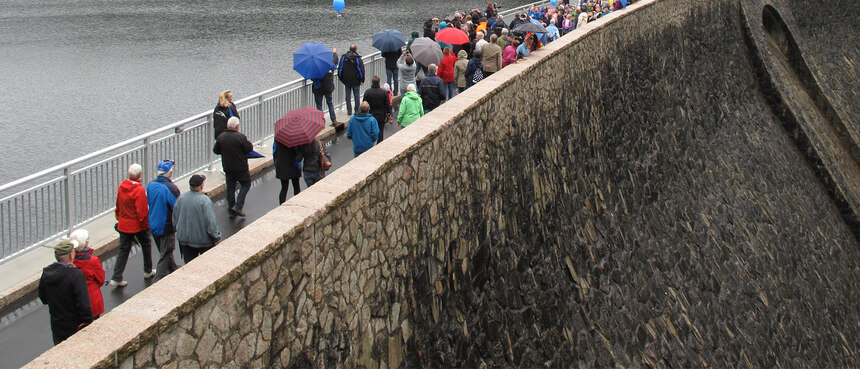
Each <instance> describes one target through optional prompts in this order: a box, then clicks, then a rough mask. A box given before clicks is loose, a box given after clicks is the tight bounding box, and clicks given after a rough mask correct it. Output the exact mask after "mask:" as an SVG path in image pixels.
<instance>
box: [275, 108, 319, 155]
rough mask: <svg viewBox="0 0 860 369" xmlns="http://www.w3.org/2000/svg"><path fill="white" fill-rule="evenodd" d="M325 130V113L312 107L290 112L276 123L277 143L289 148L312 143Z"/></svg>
mask: <svg viewBox="0 0 860 369" xmlns="http://www.w3.org/2000/svg"><path fill="white" fill-rule="evenodd" d="M323 128H325V118H324V115H323V112H322V111H320V110H317V109H314V108H312V107H310V106H304V107H301V108H298V109H294V110H290V111H289V112H288V113H287V114H285V115H284V116H283V117H281V119H278V121H277V122H275V141H278V142H280V143H282V144H284V145H285V146H287V147H293V146H299V145H304V144H306V143H308V142H312V141H313V140H314V138H316V137H317V134H318V133H320V131H322V130H323Z"/></svg>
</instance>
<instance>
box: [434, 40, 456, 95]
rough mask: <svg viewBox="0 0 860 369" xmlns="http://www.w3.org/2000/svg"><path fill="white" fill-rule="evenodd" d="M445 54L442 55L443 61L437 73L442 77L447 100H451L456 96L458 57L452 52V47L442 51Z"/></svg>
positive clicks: (443, 90) (443, 91)
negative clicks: (455, 72)
mask: <svg viewBox="0 0 860 369" xmlns="http://www.w3.org/2000/svg"><path fill="white" fill-rule="evenodd" d="M442 54H444V55H445V56H443V57H442V62H440V63H439V71H438V72H437V75H438V76H439V78H441V79H442V93H443V94H445V100H450V99H451V98H453V97H454V83H455V79H454V64H456V63H457V60H458V59H457V57H456V56H454V54H452V53H451V49H450V48H447V47H446V48H445V50H443V51H442Z"/></svg>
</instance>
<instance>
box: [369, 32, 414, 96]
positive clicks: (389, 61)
mask: <svg viewBox="0 0 860 369" xmlns="http://www.w3.org/2000/svg"><path fill="white" fill-rule="evenodd" d="M405 44H406V36H405V35H404V34H403V33H400V32H399V31H397V30H394V29H383V30H381V31H379V32H377V33H376V34H375V35H373V47H375V48H377V49H378V50H379V51H381V52H382V57H383V58H385V75H386V78H387V80H388V85H389V86H392V87H393V88H394V93H397V87H398V85H397V82H398V81H397V72H398V69H397V59H398V58H400V53H402V52H403V45H405Z"/></svg>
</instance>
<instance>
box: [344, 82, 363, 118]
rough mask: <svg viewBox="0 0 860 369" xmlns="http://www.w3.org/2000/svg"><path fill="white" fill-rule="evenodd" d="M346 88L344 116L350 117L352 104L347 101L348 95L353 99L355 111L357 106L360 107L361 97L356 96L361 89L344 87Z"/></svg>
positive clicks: (359, 87)
mask: <svg viewBox="0 0 860 369" xmlns="http://www.w3.org/2000/svg"><path fill="white" fill-rule="evenodd" d="M345 87H346V115H352V102H351V101H349V95H350V93H352V95H353V96H354V97H355V110H358V107H359V105H361V96H360V95H359V94H358V93H359V92H360V91H359V90H360V89H361V86H360V85H359V86H345Z"/></svg>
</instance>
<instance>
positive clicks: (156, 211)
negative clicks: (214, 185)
mask: <svg viewBox="0 0 860 369" xmlns="http://www.w3.org/2000/svg"><path fill="white" fill-rule="evenodd" d="M173 163H174V162H173V160H162V161H161V162H160V163H158V173H157V175H158V176H157V177H156V178H155V179H153V180H152V182H149V185H148V186H146V201H147V203H148V204H149V231H150V232H151V233H152V239H153V240H155V247H156V248H158V252H159V257H158V266H157V267H156V270H158V273H156V274H155V280H159V279H161V278H163V277H164V276H166V275H168V274H170V273H172V272H173V271H174V270H176V269H178V268H179V266H178V265H176V261H175V260H173V250H174V249H176V228H175V227H174V226H173V204H174V203H176V199H177V198H179V187H176V185H175V184H174V183H173V181H171V180H170V179H171V178H173Z"/></svg>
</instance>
